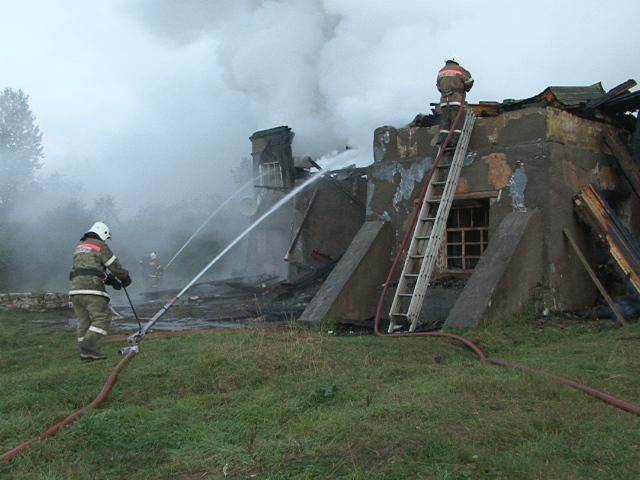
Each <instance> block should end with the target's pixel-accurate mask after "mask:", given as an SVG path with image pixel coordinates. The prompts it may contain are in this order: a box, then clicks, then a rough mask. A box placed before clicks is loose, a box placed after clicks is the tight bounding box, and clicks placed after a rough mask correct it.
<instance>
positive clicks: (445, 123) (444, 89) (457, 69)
mask: <svg viewBox="0 0 640 480" xmlns="http://www.w3.org/2000/svg"><path fill="white" fill-rule="evenodd" d="M436 86H437V87H438V91H439V92H440V136H439V138H438V143H439V144H441V143H443V142H444V139H445V138H446V137H447V135H448V134H449V132H450V130H451V128H453V122H454V119H455V118H456V114H457V113H458V110H460V107H461V106H462V104H463V103H464V99H465V93H466V92H468V91H469V90H471V87H473V78H472V77H471V74H470V73H469V72H468V71H467V70H466V69H464V68H463V67H461V66H460V64H459V63H458V62H457V61H456V59H454V58H452V59H451V60H447V61H446V62H445V65H444V67H442V68H441V69H440V71H439V72H438V78H437V80H436ZM461 133H462V130H461V129H460V128H456V129H454V131H453V136H452V137H451V142H450V143H449V145H450V146H451V147H455V146H456V145H457V143H458V138H459V137H460V134H461Z"/></svg>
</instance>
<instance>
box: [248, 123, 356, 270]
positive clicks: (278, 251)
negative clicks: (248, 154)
mask: <svg viewBox="0 0 640 480" xmlns="http://www.w3.org/2000/svg"><path fill="white" fill-rule="evenodd" d="M250 140H251V144H252V157H253V169H254V178H256V179H257V181H256V184H255V188H254V192H255V201H256V205H257V208H256V210H255V212H254V213H253V216H252V218H251V220H252V221H255V220H256V219H257V218H260V217H261V216H262V215H263V214H264V213H266V212H267V211H269V210H270V209H271V208H272V207H273V206H274V205H275V204H276V203H277V202H278V201H280V200H281V199H283V198H284V197H285V196H286V195H288V194H289V193H290V192H291V191H292V190H293V189H294V188H295V187H296V186H298V185H299V184H301V183H302V182H303V181H305V180H306V179H308V178H309V177H310V176H314V175H316V176H321V178H319V179H318V180H317V181H315V182H313V183H312V184H311V185H310V186H309V187H308V188H307V189H305V190H304V191H303V192H301V193H300V194H299V195H296V196H295V197H294V198H292V199H291V200H290V201H289V202H287V203H285V204H284V205H282V206H281V207H279V208H278V209H277V210H276V211H274V212H273V213H272V214H271V215H269V217H268V218H267V219H266V220H265V221H264V222H263V223H262V224H261V225H260V226H259V227H258V228H257V229H256V230H255V231H254V232H252V235H251V236H250V238H249V241H248V253H247V273H248V274H249V275H255V274H266V275H273V276H277V277H279V278H280V279H283V280H287V281H296V280H298V279H300V278H301V277H304V276H307V275H313V273H314V272H324V271H328V270H330V268H331V267H333V265H335V263H336V262H337V261H338V260H339V259H340V258H341V257H342V255H343V254H344V252H345V250H346V249H347V247H348V246H349V245H350V243H351V241H352V239H353V237H354V236H355V234H356V233H357V232H358V230H359V229H360V227H361V225H362V223H363V222H364V220H365V210H366V208H365V203H366V189H367V179H366V169H358V168H347V169H343V170H339V171H333V172H323V171H322V169H321V167H320V166H319V165H318V164H317V163H316V162H315V161H313V159H311V158H309V157H302V158H300V157H294V155H293V153H292V147H291V143H292V140H293V132H292V130H291V129H290V128H289V127H287V126H281V127H276V128H272V129H269V130H261V131H258V132H255V133H254V134H253V135H252V136H251V138H250Z"/></svg>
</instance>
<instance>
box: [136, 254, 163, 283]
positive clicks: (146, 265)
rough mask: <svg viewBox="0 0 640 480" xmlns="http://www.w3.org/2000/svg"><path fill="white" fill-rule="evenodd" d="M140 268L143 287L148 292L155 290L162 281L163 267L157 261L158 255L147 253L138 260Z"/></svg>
mask: <svg viewBox="0 0 640 480" xmlns="http://www.w3.org/2000/svg"><path fill="white" fill-rule="evenodd" d="M140 265H141V266H142V270H143V274H144V279H145V285H146V288H147V289H148V290H157V289H158V287H159V286H160V280H161V279H162V272H163V267H162V264H161V263H160V260H158V254H157V253H156V252H149V254H148V255H145V256H144V257H143V258H142V259H141V260H140Z"/></svg>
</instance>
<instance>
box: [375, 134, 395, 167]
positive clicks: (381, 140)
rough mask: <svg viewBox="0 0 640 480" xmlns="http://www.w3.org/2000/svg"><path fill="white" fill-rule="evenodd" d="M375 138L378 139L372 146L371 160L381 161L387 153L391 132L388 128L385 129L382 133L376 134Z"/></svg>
mask: <svg viewBox="0 0 640 480" xmlns="http://www.w3.org/2000/svg"><path fill="white" fill-rule="evenodd" d="M377 138H378V141H377V142H376V144H375V145H374V146H373V161H374V162H381V161H382V160H383V159H384V156H385V155H386V153H387V147H388V145H389V142H391V134H390V133H389V129H388V128H387V129H385V131H384V133H383V134H382V135H378V136H377Z"/></svg>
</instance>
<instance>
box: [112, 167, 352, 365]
mask: <svg viewBox="0 0 640 480" xmlns="http://www.w3.org/2000/svg"><path fill="white" fill-rule="evenodd" d="M338 160H341V161H342V162H344V160H343V159H342V158H341V156H338V157H336V158H334V159H333V162H332V163H336V164H338V163H339V162H338ZM342 162H341V163H342ZM330 173H331V170H330V169H328V168H327V169H325V170H323V172H322V173H319V174H317V175H314V176H312V177H309V178H308V179H307V180H305V181H304V182H303V183H301V184H300V185H298V186H297V187H296V188H294V189H293V190H291V191H290V192H289V193H287V194H286V195H285V196H284V197H282V198H281V199H280V200H278V201H277V202H276V203H275V204H274V205H273V206H272V207H271V208H270V209H269V210H267V211H266V212H265V213H263V214H262V215H261V216H260V218H258V219H257V220H256V221H255V222H253V223H252V224H251V225H249V227H248V228H247V229H245V230H244V231H243V232H242V233H241V234H240V235H238V236H237V237H236V238H235V239H234V240H233V241H232V242H231V243H229V245H227V246H226V247H225V248H224V249H223V250H222V251H221V252H220V253H218V255H216V256H215V257H214V258H213V260H211V261H210V262H209V263H208V264H207V265H206V266H205V267H204V268H203V269H202V270H201V271H200V273H198V274H197V275H196V276H195V277H193V279H192V280H191V281H190V282H189V283H188V284H187V285H186V286H185V287H184V288H183V289H182V290H180V292H179V293H178V294H177V295H176V296H175V297H173V298H172V299H171V300H170V301H168V302H167V303H166V304H164V305H163V307H162V308H161V309H160V310H158V311H157V312H156V314H155V315H154V316H153V317H151V320H149V321H148V322H147V323H146V324H145V326H144V327H143V328H142V329H141V330H140V331H139V332H138V333H135V334H133V335H130V336H129V338H127V342H128V343H129V346H128V347H125V348H123V349H121V350H120V353H122V354H123V355H126V354H128V353H129V352H131V351H136V352H137V351H138V350H139V345H140V342H142V340H143V339H144V337H145V335H146V334H147V332H148V331H149V329H150V328H151V327H153V326H154V325H155V323H156V322H157V321H158V320H159V319H160V318H161V317H162V316H163V315H164V314H165V313H167V312H168V311H169V309H170V308H171V307H172V306H173V305H174V304H175V303H176V302H177V301H178V300H179V299H180V297H182V295H184V294H185V293H186V292H187V290H189V289H190V288H191V287H192V286H193V285H194V284H195V283H196V282H197V281H198V280H200V278H201V277H202V276H203V275H204V274H205V273H207V271H209V269H210V268H211V267H213V266H214V265H215V264H216V263H218V261H219V260H220V259H221V258H222V257H223V256H224V255H225V254H226V253H227V252H228V251H229V250H231V249H232V248H233V247H235V246H236V245H237V244H238V242H240V240H242V239H243V238H244V237H246V236H247V235H248V234H249V233H250V232H251V231H252V230H253V229H255V228H256V227H257V226H258V225H260V224H261V223H262V222H263V221H264V220H265V219H266V218H267V217H269V216H270V215H271V214H272V213H273V212H275V211H276V210H278V209H279V208H280V207H282V206H283V205H284V204H285V203H287V202H288V201H289V200H291V199H292V198H293V197H295V196H296V195H297V194H298V193H300V192H301V191H302V190H304V189H305V188H307V187H308V186H309V185H311V184H312V183H314V182H317V181H318V180H320V179H321V178H322V177H324V176H325V175H327V174H330Z"/></svg>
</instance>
